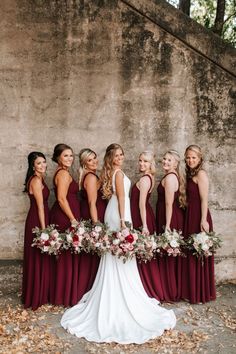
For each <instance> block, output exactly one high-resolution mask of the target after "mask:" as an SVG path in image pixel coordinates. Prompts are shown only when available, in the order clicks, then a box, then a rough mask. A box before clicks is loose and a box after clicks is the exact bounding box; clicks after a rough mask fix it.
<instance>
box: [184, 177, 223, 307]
mask: <svg viewBox="0 0 236 354" xmlns="http://www.w3.org/2000/svg"><path fill="white" fill-rule="evenodd" d="M186 190H187V203H188V205H187V211H186V218H185V225H184V236H185V238H187V237H188V236H189V235H191V234H193V233H199V232H201V229H200V222H201V199H200V194H199V188H198V185H197V183H195V182H194V181H193V180H192V178H189V179H188V180H187V189H186ZM207 221H208V223H209V227H210V231H212V230H213V225H212V219H211V214H210V212H209V210H208V212H207ZM182 272H183V276H182V298H183V299H187V300H189V301H190V303H192V304H196V303H199V302H202V303H205V302H208V301H211V300H215V299H216V289H215V276H214V256H210V257H204V258H203V260H202V259H200V258H197V257H196V256H193V255H192V254H191V253H190V252H189V253H188V255H187V258H184V259H183V269H182Z"/></svg>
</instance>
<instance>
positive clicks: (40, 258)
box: [22, 176, 52, 310]
mask: <svg viewBox="0 0 236 354" xmlns="http://www.w3.org/2000/svg"><path fill="white" fill-rule="evenodd" d="M34 177H35V176H32V177H31V178H30V180H29V182H28V190H29V185H30V182H31V181H32V179H33V178H34ZM42 183H43V203H44V215H45V225H46V226H47V225H48V223H49V222H48V221H49V209H48V196H49V189H48V187H47V185H46V184H45V182H44V181H42ZM28 195H29V198H30V209H29V212H28V215H27V218H26V222H25V237H24V260H23V285H22V302H23V304H24V307H25V308H28V307H32V309H33V310H36V309H37V308H38V307H39V306H41V305H43V304H46V303H48V302H49V298H50V291H52V289H50V286H52V284H50V276H51V256H49V255H47V254H43V253H41V251H40V250H39V249H38V248H36V247H31V244H32V242H33V238H34V237H35V235H34V234H33V233H32V228H34V227H36V226H37V227H39V228H41V225H40V221H39V216H38V207H37V203H36V199H35V197H34V195H33V194H30V193H28Z"/></svg>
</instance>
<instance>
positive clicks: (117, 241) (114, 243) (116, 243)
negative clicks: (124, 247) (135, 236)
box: [112, 239, 120, 245]
mask: <svg viewBox="0 0 236 354" xmlns="http://www.w3.org/2000/svg"><path fill="white" fill-rule="evenodd" d="M112 243H113V245H119V243H120V240H118V239H116V240H113V241H112Z"/></svg>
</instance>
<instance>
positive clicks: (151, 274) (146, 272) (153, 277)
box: [131, 175, 163, 301]
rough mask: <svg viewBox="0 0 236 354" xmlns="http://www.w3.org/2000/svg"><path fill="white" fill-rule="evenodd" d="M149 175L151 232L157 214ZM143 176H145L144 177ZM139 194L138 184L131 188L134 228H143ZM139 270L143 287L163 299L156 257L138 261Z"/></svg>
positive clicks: (148, 207)
mask: <svg viewBox="0 0 236 354" xmlns="http://www.w3.org/2000/svg"><path fill="white" fill-rule="evenodd" d="M144 176H148V177H149V178H150V181H151V187H150V189H149V192H148V195H147V199H146V218H147V227H148V230H149V232H150V234H153V233H154V232H155V228H156V225H155V216H154V213H153V210H152V207H151V205H150V203H149V198H150V195H151V193H150V190H151V189H152V179H151V177H150V176H149V175H144ZM144 176H143V177H144ZM139 195H140V191H139V189H138V187H137V185H136V184H134V185H133V187H132V190H131V216H132V222H133V227H134V229H140V228H142V220H141V215H140V211H139ZM138 270H139V274H140V278H141V280H142V283H143V287H144V289H145V291H146V293H147V294H148V296H150V297H153V298H156V299H157V300H160V301H162V300H163V290H162V283H161V278H160V272H159V266H158V263H157V261H156V259H152V260H151V261H148V262H146V263H144V262H138Z"/></svg>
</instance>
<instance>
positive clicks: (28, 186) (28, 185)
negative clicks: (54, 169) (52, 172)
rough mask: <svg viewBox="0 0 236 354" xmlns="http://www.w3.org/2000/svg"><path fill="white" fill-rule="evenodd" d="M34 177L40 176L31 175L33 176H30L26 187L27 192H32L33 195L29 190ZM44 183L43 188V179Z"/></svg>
mask: <svg viewBox="0 0 236 354" xmlns="http://www.w3.org/2000/svg"><path fill="white" fill-rule="evenodd" d="M34 177H37V178H39V177H38V176H37V175H33V176H31V177H30V178H29V180H28V182H27V185H26V188H27V193H28V194H30V195H32V194H31V193H30V192H29V188H30V183H31V181H32V179H33V178H34ZM42 185H43V188H44V186H45V182H44V179H42Z"/></svg>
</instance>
